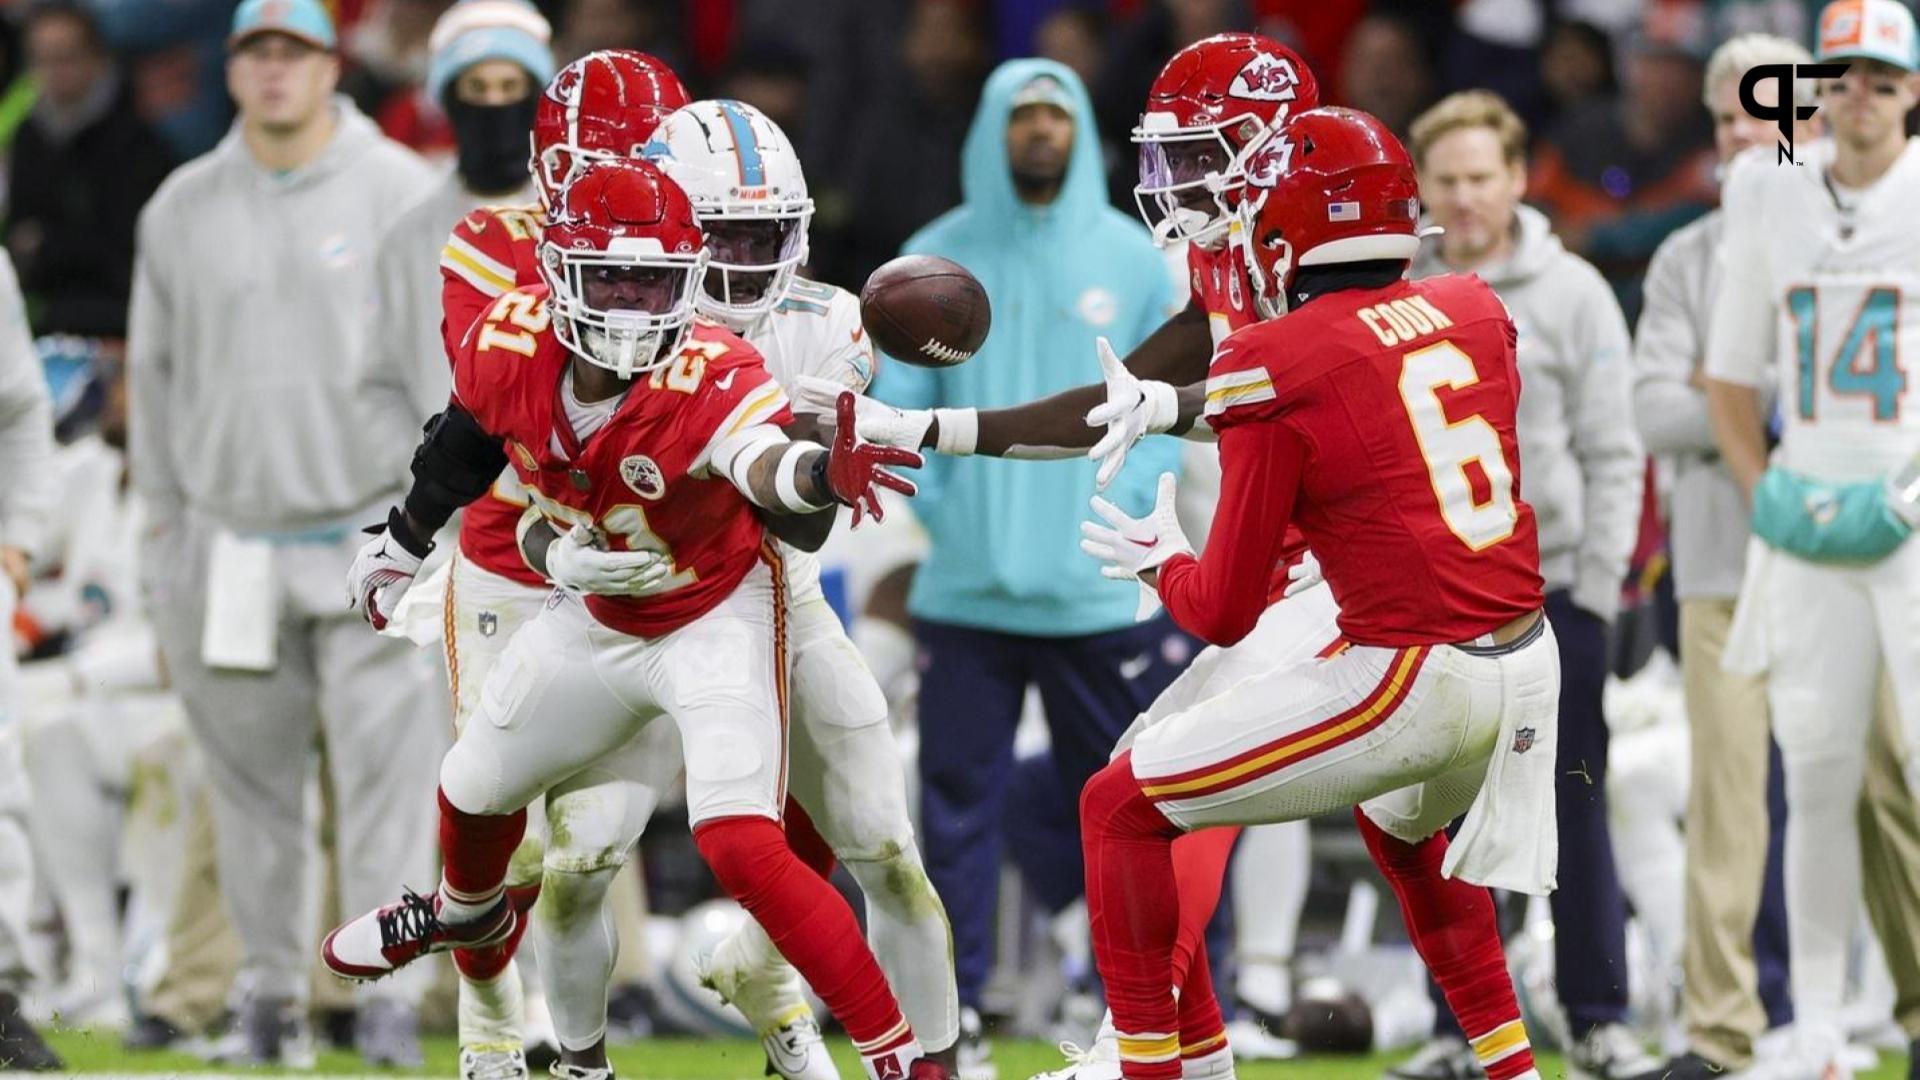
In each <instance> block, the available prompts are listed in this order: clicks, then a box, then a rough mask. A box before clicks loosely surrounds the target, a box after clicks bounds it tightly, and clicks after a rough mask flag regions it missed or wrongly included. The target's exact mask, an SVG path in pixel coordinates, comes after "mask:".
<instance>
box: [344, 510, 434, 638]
mask: <svg viewBox="0 0 1920 1080" xmlns="http://www.w3.org/2000/svg"><path fill="white" fill-rule="evenodd" d="M363 531H365V532H367V533H368V534H370V535H371V536H372V537H373V539H371V540H368V541H367V542H366V543H365V544H362V545H361V546H360V550H359V551H357V552H355V553H354V556H353V565H352V566H349V567H348V568H347V606H348V607H350V608H352V609H353V610H355V611H358V612H360V614H361V615H363V616H364V617H365V618H366V620H367V622H368V623H369V624H370V625H371V626H372V627H373V628H374V629H375V630H385V629H386V628H387V620H389V619H391V618H392V617H393V612H394V609H396V608H398V607H399V606H400V598H401V597H403V596H405V595H407V590H408V589H409V588H412V587H413V579H414V577H415V576H416V575H417V574H419V573H420V564H421V563H422V562H425V561H426V558H427V556H428V555H431V554H433V541H431V540H426V541H422V540H421V539H420V538H419V537H417V536H415V535H413V530H412V529H411V528H408V527H407V519H406V517H405V516H404V515H402V514H401V512H400V508H399V507H394V508H393V509H391V510H389V511H387V520H386V522H385V524H381V525H369V526H367V527H366V529H365V530H363Z"/></svg>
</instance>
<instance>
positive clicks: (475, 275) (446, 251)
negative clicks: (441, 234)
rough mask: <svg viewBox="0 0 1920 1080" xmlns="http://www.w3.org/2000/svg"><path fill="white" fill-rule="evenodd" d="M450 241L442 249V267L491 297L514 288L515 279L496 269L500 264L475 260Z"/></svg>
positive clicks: (484, 259) (480, 259) (486, 260)
mask: <svg viewBox="0 0 1920 1080" xmlns="http://www.w3.org/2000/svg"><path fill="white" fill-rule="evenodd" d="M455 243H456V242H455V241H451V240H449V241H448V242H447V246H446V247H444V248H441V249H440V265H441V266H444V267H446V268H447V269H449V270H452V271H453V272H454V273H456V274H459V275H460V276H461V277H463V278H466V279H467V281H468V282H469V283H470V284H472V285H473V286H474V287H475V288H477V289H480V290H482V291H484V292H486V293H487V294H488V295H490V296H498V295H500V294H501V293H503V292H507V291H509V290H511V289H512V288H513V277H512V275H510V274H502V273H500V272H499V271H498V270H497V269H495V267H497V266H499V264H498V263H495V262H493V260H491V259H487V258H484V257H482V258H475V257H474V255H473V254H470V253H469V252H470V250H471V249H469V251H462V250H460V248H459V247H456V246H455Z"/></svg>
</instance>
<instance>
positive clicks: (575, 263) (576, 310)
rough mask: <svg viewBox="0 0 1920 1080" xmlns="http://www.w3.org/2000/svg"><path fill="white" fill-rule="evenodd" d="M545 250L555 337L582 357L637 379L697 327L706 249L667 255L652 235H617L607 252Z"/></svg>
mask: <svg viewBox="0 0 1920 1080" xmlns="http://www.w3.org/2000/svg"><path fill="white" fill-rule="evenodd" d="M542 247H543V250H542V252H541V259H540V271H541V274H542V276H544V277H545V278H546V280H547V284H548V286H549V287H550V288H551V289H552V291H553V300H552V307H553V312H554V316H555V318H554V332H555V334H557V335H558V336H559V338H560V341H561V342H562V343H563V344H565V345H566V346H567V348H569V349H571V350H573V352H574V353H575V354H576V355H578V356H579V357H581V358H582V359H584V360H586V361H587V362H588V363H591V364H595V365H598V366H599V367H603V368H606V369H607V370H609V371H612V372H613V373H614V374H615V375H617V376H619V377H620V378H622V379H630V378H632V377H633V376H635V375H637V374H639V373H641V372H645V371H651V370H652V369H654V368H657V367H660V366H662V365H663V364H666V363H668V362H669V361H671V360H672V359H673V357H674V355H675V354H676V353H678V352H679V351H680V347H681V345H683V344H684V343H685V341H686V337H687V334H688V333H689V332H690V331H691V330H692V327H693V316H694V294H695V291H696V289H695V285H696V283H697V282H698V281H699V280H700V278H701V276H702V275H703V274H704V273H705V270H706V261H707V257H706V253H705V252H704V251H701V252H694V253H692V254H685V255H675V254H668V253H666V252H663V251H662V250H661V249H660V243H659V241H657V240H654V239H652V238H648V237H616V238H615V239H614V240H613V241H612V243H611V244H609V245H608V249H607V250H605V251H598V250H566V249H563V248H561V247H559V246H558V245H555V244H551V243H549V244H543V245H542Z"/></svg>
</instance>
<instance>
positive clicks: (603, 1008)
mask: <svg viewBox="0 0 1920 1080" xmlns="http://www.w3.org/2000/svg"><path fill="white" fill-rule="evenodd" d="M619 873H620V867H619V866H608V867H602V868H601V869H599V870H594V871H591V872H589V873H585V874H574V873H566V872H561V871H550V872H548V874H547V880H546V886H545V887H544V888H542V889H541V890H540V900H539V902H538V903H536V904H535V905H534V906H533V938H534V947H535V949H536V950H538V952H539V953H540V975H541V980H542V981H543V982H544V983H545V984H546V991H547V1008H548V1009H550V1010H551V1011H552V1013H553V1033H554V1038H555V1039H556V1040H557V1041H558V1042H559V1043H560V1047H561V1049H563V1050H576V1051H578V1050H585V1049H586V1048H588V1047H590V1046H592V1045H593V1044H595V1043H597V1042H599V1041H600V1040H601V1039H602V1038H604V1037H605V1036H606V1034H607V986H608V984H609V983H610V982H611V981H612V979H613V958H614V954H615V953H617V952H618V951H619V949H620V935H619V932H618V931H617V930H615V929H614V925H613V912H612V911H611V910H610V909H609V908H608V907H607V902H606V901H607V890H608V889H609V888H610V887H612V885H613V879H614V877H615V875H617V874H619Z"/></svg>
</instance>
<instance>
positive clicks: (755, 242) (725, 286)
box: [694, 200, 813, 332]
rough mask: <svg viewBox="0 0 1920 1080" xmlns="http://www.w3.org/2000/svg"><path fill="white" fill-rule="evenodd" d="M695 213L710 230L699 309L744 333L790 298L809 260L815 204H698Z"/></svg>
mask: <svg viewBox="0 0 1920 1080" xmlns="http://www.w3.org/2000/svg"><path fill="white" fill-rule="evenodd" d="M695 212H696V214H697V215H698V217H699V219H700V228H701V230H702V231H703V232H704V233H706V238H707V246H706V253H707V266H706V272H705V276H704V278H703V279H702V280H703V284H702V286H701V288H700V291H699V294H698V295H697V296H696V297H695V298H694V303H695V305H696V306H697V307H698V308H699V311H700V314H702V315H705V316H706V317H707V318H710V319H713V320H714V321H715V322H718V323H721V324H723V325H725V326H727V327H728V328H730V329H732V330H734V331H737V332H744V331H745V330H746V329H747V328H749V327H751V326H752V325H753V324H754V323H756V322H758V321H760V319H761V318H762V317H764V316H765V315H766V314H767V313H768V312H770V311H772V310H773V309H774V306H775V305H777V304H779V303H780V301H781V300H783V299H785V298H786V295H787V289H788V287H789V286H791V285H792V284H793V278H794V275H795V274H796V273H798V272H799V269H800V264H801V263H803V262H805V261H806V258H807V226H808V224H809V222H811V221H812V219H813V203H812V201H811V200H803V201H800V202H797V203H780V204H765V203H763V204H757V205H756V204H751V203H748V204H738V203H736V204H732V205H729V206H726V207H724V208H719V209H714V210H711V211H710V210H708V209H706V208H704V207H699V206H696V207H695Z"/></svg>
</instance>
